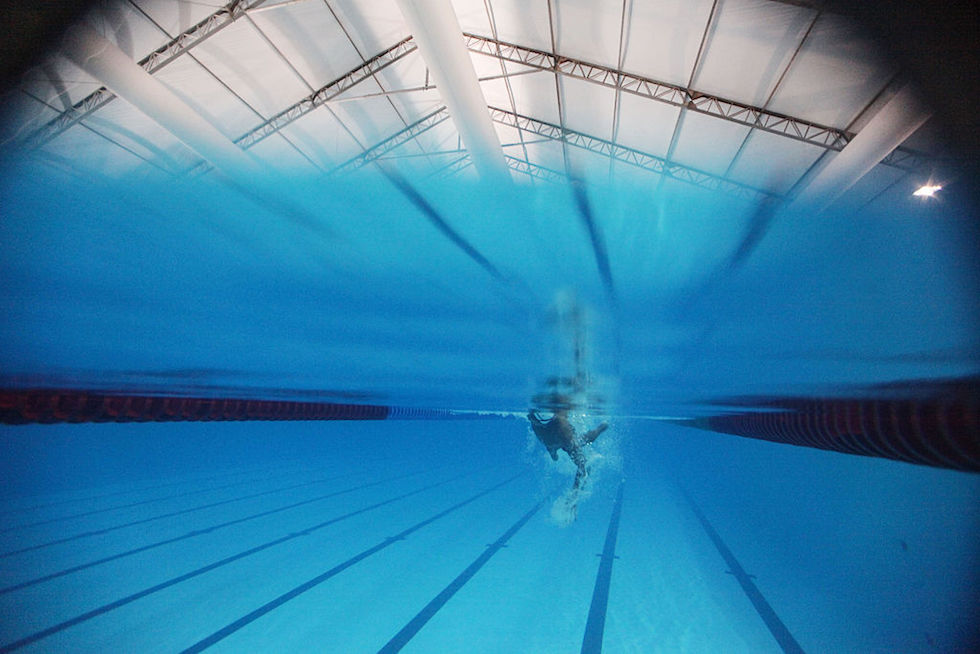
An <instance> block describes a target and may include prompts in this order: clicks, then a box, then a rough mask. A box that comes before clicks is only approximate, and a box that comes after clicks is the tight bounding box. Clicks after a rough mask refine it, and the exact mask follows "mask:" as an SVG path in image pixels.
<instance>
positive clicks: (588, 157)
mask: <svg viewBox="0 0 980 654" xmlns="http://www.w3.org/2000/svg"><path fill="white" fill-rule="evenodd" d="M568 160H569V162H570V164H571V166H572V171H574V172H575V174H576V175H582V176H584V177H585V178H586V179H588V180H589V181H591V182H594V183H596V184H598V185H602V184H604V183H605V182H606V181H607V180H608V178H609V157H608V156H607V155H605V154H599V153H597V152H592V151H591V150H585V149H584V148H579V147H575V146H569V147H568Z"/></svg>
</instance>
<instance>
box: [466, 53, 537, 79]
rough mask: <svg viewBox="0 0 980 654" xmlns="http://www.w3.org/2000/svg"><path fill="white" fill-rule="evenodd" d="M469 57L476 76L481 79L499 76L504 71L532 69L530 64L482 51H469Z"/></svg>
mask: <svg viewBox="0 0 980 654" xmlns="http://www.w3.org/2000/svg"><path fill="white" fill-rule="evenodd" d="M470 59H471V60H472V62H473V70H475V71H476V76H477V77H478V78H480V79H481V80H482V79H484V78H486V77H499V76H500V75H503V74H504V72H505V71H506V72H507V73H508V74H511V75H512V74H514V73H519V72H521V71H525V70H534V69H533V68H531V67H530V66H524V65H522V64H516V63H514V62H512V61H502V60H500V59H497V58H496V57H491V56H490V55H486V54H483V53H482V52H473V51H470ZM501 64H503V66H504V68H501Z"/></svg>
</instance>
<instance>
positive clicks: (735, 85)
mask: <svg viewBox="0 0 980 654" xmlns="http://www.w3.org/2000/svg"><path fill="white" fill-rule="evenodd" d="M815 17H816V11H814V10H812V9H805V8H802V7H797V6H793V5H788V4H780V3H777V2H772V1H771V0H735V1H728V2H722V3H720V4H719V9H718V15H717V17H716V19H715V24H714V26H713V28H712V30H711V35H710V37H709V39H708V41H707V44H706V47H705V51H704V55H703V59H702V62H701V65H700V67H699V68H698V72H697V76H696V77H695V78H694V85H693V86H694V88H696V89H697V90H698V91H702V92H705V93H711V94H713V95H718V96H721V97H723V98H729V99H732V100H738V101H740V102H743V103H746V104H750V105H753V106H757V107H761V106H763V105H764V104H765V102H766V100H767V99H768V98H769V94H770V93H771V92H772V90H773V89H774V88H775V86H776V82H777V81H778V80H779V78H780V77H781V76H782V75H783V72H784V70H785V69H786V66H787V65H788V64H789V63H790V61H791V60H792V58H793V55H794V53H795V52H796V48H797V47H798V46H799V45H800V44H801V42H802V39H803V36H804V35H805V34H806V33H807V29H808V28H809V26H810V24H811V23H812V22H813V19H814V18H815Z"/></svg>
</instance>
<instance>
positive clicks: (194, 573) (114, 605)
mask: <svg viewBox="0 0 980 654" xmlns="http://www.w3.org/2000/svg"><path fill="white" fill-rule="evenodd" d="M471 474H473V472H472V471H471V472H468V473H463V474H461V475H456V476H455V477H452V478H450V479H446V480H444V481H440V482H436V483H435V484H430V485H428V486H423V487H422V488H418V489H416V490H413V491H409V492H408V493H404V494H402V495H398V496H396V497H392V498H390V499H387V500H384V501H382V502H377V503H375V504H371V505H369V506H365V507H362V508H360V509H357V510H355V511H350V512H349V513H345V514H343V515H340V516H337V517H335V518H331V519H329V520H325V521H323V522H320V523H318V524H315V525H313V526H311V527H307V528H306V529H303V530H302V531H294V532H292V533H290V534H286V535H285V536H282V537H280V538H276V539H275V540H271V541H268V542H266V543H263V544H261V545H256V546H255V547H252V548H249V549H247V550H244V551H242V552H239V553H238V554H233V555H231V556H227V557H225V558H223V559H221V560H219V561H215V562H214V563H210V564H208V565H205V566H202V567H200V568H197V569H196V570H191V571H190V572H187V573H184V574H182V575H179V576H177V577H174V578H172V579H168V580H167V581H164V582H161V583H159V584H156V585H155V586H150V587H149V588H144V589H143V590H141V591H137V592H135V593H133V594H131V595H127V596H126V597H123V598H121V599H118V600H116V601H114V602H110V603H108V604H104V605H102V606H100V607H98V608H95V609H92V610H91V611H87V612H85V613H82V614H81V615H77V616H75V617H74V618H71V619H69V620H65V621H64V622H59V623H58V624H56V625H53V626H51V627H48V628H47V629H42V630H41V631H38V632H35V633H33V634H31V635H29V636H25V637H24V638H21V639H20V640H17V641H14V642H12V643H8V644H6V645H0V652H12V651H14V650H15V649H19V648H21V647H23V646H25V645H30V644H31V643H34V642H37V641H39V640H41V639H42V638H46V637H48V636H50V635H52V634H56V633H58V632H59V631H64V630H65V629H68V628H69V627H74V626H75V625H77V624H81V623H82V622H85V621H86V620H91V619H92V618H95V617H98V616H100V615H103V614H105V613H108V612H109V611H113V610H115V609H118V608H119V607H121V606H125V605H126V604H130V603H131V602H135V601H136V600H138V599H142V598H144V597H146V596H147V595H152V594H153V593H156V592H158V591H161V590H164V589H166V588H170V587H171V586H175V585H177V584H179V583H181V582H184V581H187V580H188V579H193V578H194V577H199V576H201V575H203V574H205V573H207V572H211V571H212V570H216V569H218V568H220V567H223V566H226V565H228V564H229V563H234V562H235V561H239V560H241V559H244V558H246V557H248V556H251V555H253V554H258V553H259V552H262V551H264V550H267V549H269V548H271V547H275V546H277V545H281V544H283V543H286V542H288V541H291V540H293V539H294V538H299V537H301V536H308V535H310V534H311V533H313V532H314V531H316V530H318V529H322V528H324V527H327V526H329V525H332V524H336V523H338V522H341V521H342V520H347V519H349V518H353V517H354V516H357V515H360V514H362V513H367V512H368V511H373V510H374V509H378V508H381V507H382V506H385V505H387V504H392V503H393V502H397V501H398V500H403V499H405V498H406V497H411V496H412V495H418V494H419V493H422V492H425V491H427V490H431V489H433V488H436V487H438V486H444V485H446V484H448V483H450V482H453V481H456V480H457V479H460V478H462V477H466V476H468V475H471ZM515 478H516V477H515ZM508 481H510V480H508ZM505 483H506V482H505Z"/></svg>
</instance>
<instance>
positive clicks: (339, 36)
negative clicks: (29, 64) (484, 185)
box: [3, 0, 940, 209]
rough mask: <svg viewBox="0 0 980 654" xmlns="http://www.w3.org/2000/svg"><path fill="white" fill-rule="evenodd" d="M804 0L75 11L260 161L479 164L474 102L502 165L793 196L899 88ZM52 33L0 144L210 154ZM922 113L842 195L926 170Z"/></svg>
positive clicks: (25, 79)
mask: <svg viewBox="0 0 980 654" xmlns="http://www.w3.org/2000/svg"><path fill="white" fill-rule="evenodd" d="M807 4H808V3H803V2H778V1H773V0H624V1H623V2H618V1H615V2H613V1H609V2H602V3H596V2H592V1H586V0H539V1H538V2H534V3H526V2H516V1H514V0H454V1H453V2H448V1H444V2H431V1H430V0H424V1H420V2H414V3H413V2H409V1H408V0H404V1H402V2H398V1H396V0H376V1H372V2H357V1H355V0H265V1H263V0H251V1H249V0H244V1H233V2H230V3H227V4H221V3H219V2H214V1H209V0H203V1H202V0H195V1H194V2H185V1H177V2H175V1H173V0H125V1H114V2H101V3H98V4H97V5H96V6H95V7H94V8H93V9H92V11H91V12H90V13H89V15H88V16H87V19H86V20H87V23H88V24H89V25H91V27H92V28H94V30H95V32H96V33H97V34H98V35H99V36H101V37H104V38H105V39H107V40H108V41H109V42H111V43H112V44H114V45H115V46H117V47H118V48H119V49H120V50H121V51H122V52H123V53H125V54H126V55H127V56H128V57H129V58H130V59H132V60H133V61H135V62H138V63H139V65H140V66H142V68H143V69H144V70H146V71H148V72H149V73H150V74H151V75H152V76H153V78H154V79H155V80H157V81H158V82H159V83H160V84H161V85H162V86H163V87H165V88H166V89H167V90H168V91H169V92H171V93H172V95H173V96H174V97H176V98H177V99H178V100H179V101H180V102H182V103H183V104H184V105H185V106H186V107H187V108H189V109H190V110H191V111H192V112H193V113H194V114H195V115H196V116H198V117H199V119H200V120H202V121H204V122H206V123H207V124H208V125H210V126H213V128H215V129H216V130H217V131H218V132H219V133H220V135H221V136H222V137H224V138H225V139H226V140H228V141H231V142H234V143H235V144H237V145H238V147H239V148H241V149H243V150H245V151H246V152H247V154H248V156H249V158H250V159H251V160H253V161H254V162H256V163H258V164H259V166H261V167H262V168H263V169H265V170H281V171H285V172H296V171H303V172H306V173H325V174H336V173H337V172H338V171H342V170H349V169H351V168H357V167H361V166H364V165H368V164H372V163H373V162H378V163H380V164H385V165H389V166H393V167H395V168H396V169H398V170H402V171H410V173H411V175H420V176H429V175H434V176H441V177H445V176H461V177H466V176H474V175H476V174H478V172H479V163H480V161H479V160H477V161H474V158H473V157H471V156H469V155H470V152H469V150H472V149H473V147H475V144H468V143H467V142H466V141H467V140H472V139H466V138H461V137H460V134H461V132H463V133H465V131H466V129H465V124H467V123H474V122H481V123H486V124H487V125H492V129H493V134H492V136H491V139H490V140H491V141H492V143H491V147H493V148H495V149H496V150H497V152H496V153H491V154H490V156H492V157H497V158H499V157H500V156H502V157H503V161H504V162H505V163H506V165H507V166H508V168H509V170H510V175H511V177H512V178H513V179H514V181H515V182H517V183H530V184H538V183H548V182H549V181H554V180H559V179H561V178H563V177H565V176H566V175H568V174H571V175H572V176H575V177H588V178H594V179H599V180H602V179H615V178H629V179H639V180H641V181H642V182H643V183H649V184H655V185H662V184H664V183H665V181H670V180H680V181H681V182H683V183H687V184H693V185H697V186H702V187H707V188H713V189H720V190H722V191H723V192H727V193H732V194H735V195H741V196H742V197H748V198H752V199H764V198H768V197H775V198H776V199H777V200H785V199H787V198H789V199H793V198H796V197H806V191H807V188H808V186H810V185H811V184H812V183H813V182H814V179H815V178H817V177H818V175H819V173H820V171H821V170H823V169H824V168H825V167H830V168H833V163H832V162H833V161H834V159H835V158H837V157H838V153H839V152H840V151H841V150H842V149H844V147H845V146H847V145H848V144H849V143H851V142H852V141H853V140H854V139H855V138H856V137H857V136H858V135H860V134H861V133H862V132H863V131H864V130H866V129H867V130H869V132H870V131H873V130H874V128H875V127H876V124H875V118H876V117H878V118H879V122H880V120H881V116H882V112H883V109H886V108H888V105H889V101H892V100H895V98H896V94H898V96H897V97H899V98H900V99H903V98H905V96H903V95H901V94H900V91H901V89H902V87H903V86H904V84H905V79H904V78H903V76H902V75H901V73H900V71H899V70H898V69H897V67H896V65H895V64H894V63H892V62H889V61H887V60H883V59H880V58H879V57H878V56H877V54H878V51H877V50H876V48H875V46H874V45H873V44H871V43H869V42H868V41H867V40H866V38H864V37H863V36H862V34H860V33H859V31H858V30H857V29H856V28H855V27H854V26H853V25H851V24H849V23H848V21H846V20H845V19H843V18H842V17H840V16H838V15H835V14H833V13H829V12H827V11H823V10H821V9H819V8H817V7H818V6H819V5H815V6H807ZM411 5H417V6H418V9H417V11H418V12H420V13H421V14H422V16H423V21H424V22H429V19H430V18H431V16H430V15H427V12H428V13H429V14H431V13H433V12H442V13H449V14H454V15H450V16H448V18H449V21H450V22H449V23H448V24H450V25H452V26H455V25H458V28H459V29H460V30H461V31H462V36H459V37H458V39H457V40H458V41H459V42H460V43H462V44H464V47H465V48H466V49H467V50H468V51H469V62H462V63H464V64H469V65H464V66H463V67H464V68H465V70H463V71H462V73H461V75H457V76H455V77H453V78H450V79H448V80H444V82H445V83H447V84H454V85H455V84H457V83H458V80H459V79H464V80H465V78H466V77H467V76H469V77H470V78H473V77H475V78H476V79H478V80H479V82H478V84H479V86H478V89H479V92H480V94H481V96H480V102H481V105H482V107H485V109H484V110H483V111H484V113H485V115H484V116H474V115H473V114H474V113H478V112H473V111H472V110H470V109H468V110H463V109H462V108H460V106H458V105H456V104H454V103H453V102H452V100H451V98H448V97H447V94H446V93H444V92H443V90H442V89H440V88H439V85H438V84H437V83H436V78H438V77H439V76H440V75H439V72H440V71H438V70H436V69H438V68H444V67H445V66H442V65H440V64H439V63H438V60H437V61H436V63H435V64H434V65H433V64H432V63H431V62H427V61H426V54H428V55H429V57H430V58H436V55H435V51H434V50H432V48H431V46H430V44H429V43H428V42H426V40H423V42H422V43H420V42H419V39H418V38H417V37H416V38H412V37H413V27H412V24H411V23H410V22H409V21H407V20H406V19H405V18H404V13H405V7H406V6H411ZM442 36H445V35H444V34H437V35H436V38H440V37H442ZM428 41H431V38H429V39H428ZM419 46H422V47H419ZM69 49H70V48H69ZM427 49H428V50H429V52H428V53H427V52H426V50H427ZM64 50H65V48H62V49H61V51H58V50H57V49H56V50H55V51H54V52H52V53H51V54H50V55H49V56H47V57H46V58H44V59H43V60H42V61H41V62H40V63H39V64H38V65H36V66H34V67H33V68H31V69H30V70H28V71H27V72H26V73H25V74H24V75H23V76H22V78H21V82H20V84H19V85H18V86H17V87H16V88H15V89H13V90H11V91H9V92H8V93H7V94H6V97H5V103H4V104H5V107H6V110H7V111H6V120H5V123H4V130H5V131H4V136H3V139H4V142H5V143H6V144H7V145H8V146H10V145H17V146H21V147H23V148H25V149H27V150H29V151H31V152H33V153H35V154H36V156H38V157H39V158H43V159H45V160H46V161H48V162H49V163H50V164H52V165H56V166H62V167H64V166H68V167H72V168H75V169H82V170H85V171H87V172H96V173H97V174H99V175H105V176H109V177H113V178H125V179H127V180H140V179H147V178H161V177H163V178H167V177H173V176H176V177H180V176H186V175H198V174H201V173H202V172H204V173H206V171H207V170H208V169H209V168H211V167H212V166H213V165H214V164H215V162H214V161H208V156H207V155H208V151H207V149H206V148H205V147H201V145H200V143H198V142H194V140H193V139H188V138H183V139H182V138H180V136H181V135H179V134H178V135H175V134H174V133H173V131H172V130H168V128H167V125H166V124H161V120H160V118H159V116H155V115H152V112H151V114H150V115H148V114H147V112H146V111H145V108H144V107H141V106H140V105H139V102H138V101H136V102H133V101H128V100H132V99H131V98H124V99H119V98H117V97H115V96H116V93H114V92H113V91H106V90H105V88H104V86H103V84H104V82H105V80H101V79H97V78H96V77H95V76H93V74H92V71H91V70H85V69H84V68H85V67H84V66H82V67H80V66H79V65H78V62H77V56H75V57H72V55H71V53H67V54H68V56H66V53H65V52H64ZM116 92H118V89H117V90H116ZM124 95H126V94H125V93H124ZM447 106H448V109H447V108H446V107H447ZM454 114H455V115H454ZM928 117H929V110H928V109H925V108H923V109H921V110H920V111H919V112H918V114H916V115H915V116H911V117H905V119H904V120H905V121H906V122H905V124H902V125H900V126H899V128H900V129H899V134H900V135H899V136H895V135H894V134H891V135H890V136H887V137H882V136H880V135H875V136H874V137H872V138H873V139H875V140H876V141H875V143H873V146H874V147H872V148H871V149H872V150H875V149H876V148H877V150H878V153H877V154H874V155H872V156H875V157H876V159H878V160H879V161H880V163H877V165H872V166H871V167H870V168H868V166H864V167H863V168H862V167H858V168H857V169H854V170H851V169H847V170H845V171H844V173H843V176H844V180H843V181H842V182H840V183H838V184H837V185H835V189H836V188H841V189H843V188H844V186H846V192H843V191H841V194H842V197H841V198H840V199H839V200H838V204H839V206H842V207H846V208H848V209H856V208H864V207H866V206H868V205H869V204H870V205H875V204H876V203H877V204H885V205H887V204H888V203H892V202H895V201H899V202H907V201H908V200H907V198H908V195H909V193H910V192H911V190H913V189H914V188H916V187H917V186H918V185H919V184H922V183H925V182H926V181H928V180H929V179H930V177H935V176H937V175H938V174H939V173H938V169H937V165H939V161H940V160H939V152H938V150H937V144H936V138H935V136H934V134H933V129H932V127H931V125H930V121H929V119H928ZM163 122H164V123H165V121H163ZM461 125H462V126H463V129H460V126H461ZM869 125H870V126H871V129H869ZM903 130H904V131H903ZM188 141H190V142H188ZM881 153H884V154H881ZM480 158H486V155H485V154H483V153H481V155H480ZM474 163H476V164H477V166H473V165H472V164H474ZM833 195H834V196H835V197H836V196H837V195H838V192H837V191H836V190H835V191H834V193H833Z"/></svg>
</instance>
